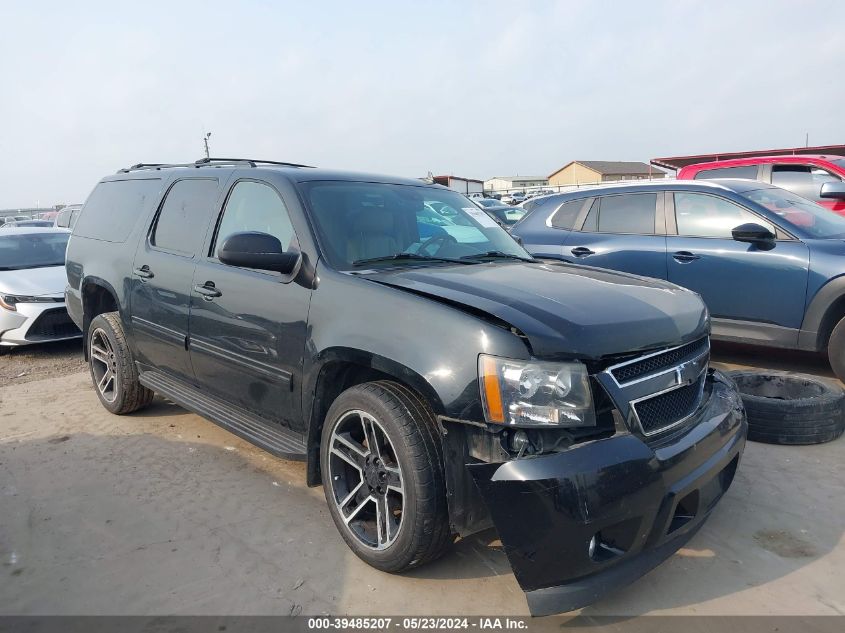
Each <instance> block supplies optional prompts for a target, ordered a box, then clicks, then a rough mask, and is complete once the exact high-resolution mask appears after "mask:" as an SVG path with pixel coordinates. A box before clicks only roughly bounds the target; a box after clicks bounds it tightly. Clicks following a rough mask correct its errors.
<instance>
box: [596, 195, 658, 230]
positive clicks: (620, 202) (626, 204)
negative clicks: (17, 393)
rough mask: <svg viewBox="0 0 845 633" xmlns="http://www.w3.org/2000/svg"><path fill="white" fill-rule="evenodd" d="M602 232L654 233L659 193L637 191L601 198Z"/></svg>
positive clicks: (600, 219)
mask: <svg viewBox="0 0 845 633" xmlns="http://www.w3.org/2000/svg"><path fill="white" fill-rule="evenodd" d="M600 200H601V207H600V208H599V232H600V233H636V234H639V235H653V234H654V213H655V207H656V206H657V194H654V193H636V194H627V195H621V196H607V197H605V198H600Z"/></svg>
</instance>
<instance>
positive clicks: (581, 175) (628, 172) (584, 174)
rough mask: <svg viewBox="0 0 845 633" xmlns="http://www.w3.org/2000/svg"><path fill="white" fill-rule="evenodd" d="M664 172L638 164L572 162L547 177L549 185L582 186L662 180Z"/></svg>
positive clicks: (608, 161)
mask: <svg viewBox="0 0 845 633" xmlns="http://www.w3.org/2000/svg"><path fill="white" fill-rule="evenodd" d="M665 175H666V173H665V172H663V171H661V170H659V169H657V168H656V167H653V166H652V165H648V164H646V163H640V162H629V161H611V160H573V161H572V162H571V163H568V164H566V165H564V166H563V167H561V168H560V169H558V170H557V171H556V172H554V173H553V174H552V175H550V176H549V181H548V182H549V184H550V185H554V186H560V185H583V184H592V183H596V182H611V181H614V180H648V179H650V178H663V177H664V176H665Z"/></svg>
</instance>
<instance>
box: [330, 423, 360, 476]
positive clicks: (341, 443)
mask: <svg viewBox="0 0 845 633" xmlns="http://www.w3.org/2000/svg"><path fill="white" fill-rule="evenodd" d="M331 449H332V453H333V454H335V455H337V456H338V457H340V458H341V459H342V460H344V461H345V462H346V463H347V464H349V465H350V466H352V467H353V468H357V469H358V470H359V471H361V470H363V468H364V461H365V460H366V459H367V455H368V451H367V449H365V448H364V447H363V446H360V445H357V444H356V443H355V441H354V440H352V439H350V438H346V437H343V436H342V435H340V434H338V433H337V432H336V431H335V433H333V434H332V446H331Z"/></svg>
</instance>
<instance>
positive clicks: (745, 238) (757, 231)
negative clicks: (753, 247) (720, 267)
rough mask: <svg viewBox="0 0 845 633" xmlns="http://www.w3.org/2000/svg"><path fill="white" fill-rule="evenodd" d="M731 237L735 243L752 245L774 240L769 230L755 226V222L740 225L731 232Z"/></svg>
mask: <svg viewBox="0 0 845 633" xmlns="http://www.w3.org/2000/svg"><path fill="white" fill-rule="evenodd" d="M731 235H732V236H733V238H734V239H735V240H736V241H737V242H750V243H752V244H755V243H758V242H771V241H773V240H774V239H775V236H774V235H773V234H772V232H771V231H770V230H769V229H767V228H766V227H765V226H761V225H759V224H757V223H756V222H749V223H747V224H740V225H739V226H738V227H736V228H734V230H732V231H731Z"/></svg>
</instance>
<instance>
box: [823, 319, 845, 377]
mask: <svg viewBox="0 0 845 633" xmlns="http://www.w3.org/2000/svg"><path fill="white" fill-rule="evenodd" d="M827 358H828V360H829V361H830V368H831V369H833V373H834V374H836V377H837V378H839V380H841V381H842V382H845V319H842V320H841V321H839V323H837V324H836V327H834V328H833V331H832V332H831V333H830V339H829V340H828V342H827Z"/></svg>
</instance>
